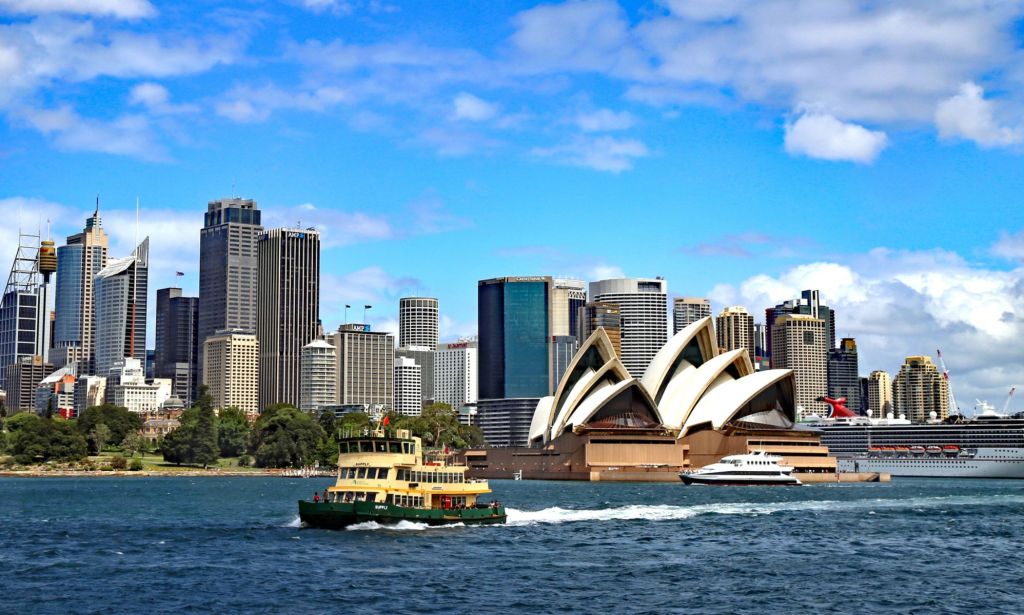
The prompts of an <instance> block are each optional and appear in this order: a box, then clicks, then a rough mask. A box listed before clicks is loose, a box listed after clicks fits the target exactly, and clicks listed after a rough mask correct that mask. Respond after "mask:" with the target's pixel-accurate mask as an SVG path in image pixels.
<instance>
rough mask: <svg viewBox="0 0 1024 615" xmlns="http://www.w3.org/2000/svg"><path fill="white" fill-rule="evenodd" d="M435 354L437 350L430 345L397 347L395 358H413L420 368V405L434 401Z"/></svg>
mask: <svg viewBox="0 0 1024 615" xmlns="http://www.w3.org/2000/svg"><path fill="white" fill-rule="evenodd" d="M435 354H436V352H435V351H434V350H431V349H430V348H429V347H428V346H407V347H399V348H396V349H395V360H398V359H399V358H407V359H412V360H413V361H415V362H416V365H418V366H419V368H420V406H426V405H429V404H432V403H434V361H435ZM396 394H397V391H396Z"/></svg>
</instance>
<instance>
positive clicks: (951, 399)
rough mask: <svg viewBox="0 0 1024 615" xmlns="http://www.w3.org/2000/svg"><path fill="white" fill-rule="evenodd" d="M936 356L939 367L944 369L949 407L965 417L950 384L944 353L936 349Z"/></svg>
mask: <svg viewBox="0 0 1024 615" xmlns="http://www.w3.org/2000/svg"><path fill="white" fill-rule="evenodd" d="M935 354H937V355H938V356H939V367H941V368H942V378H943V380H945V381H946V388H947V389H948V390H949V405H950V406H952V407H953V411H954V412H956V413H957V414H959V415H961V416H963V413H962V412H960V406H958V405H957V403H956V398H955V397H953V386H952V385H951V384H950V383H949V370H948V369H946V362H945V361H943V360H942V351H941V350H939V349H938V348H936V349H935Z"/></svg>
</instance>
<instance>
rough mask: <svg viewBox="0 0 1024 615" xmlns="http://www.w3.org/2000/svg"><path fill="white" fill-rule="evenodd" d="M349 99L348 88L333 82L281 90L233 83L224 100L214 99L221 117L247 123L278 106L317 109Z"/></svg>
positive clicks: (261, 119) (268, 114)
mask: <svg viewBox="0 0 1024 615" xmlns="http://www.w3.org/2000/svg"><path fill="white" fill-rule="evenodd" d="M349 101H350V95H349V92H348V91H347V90H345V89H343V88H338V87H334V86H323V87H316V88H312V89H309V90H284V89H281V88H278V87H277V86H273V85H267V86H263V87H250V86H237V87H235V88H233V89H232V90H230V91H229V92H227V93H226V94H225V95H224V100H221V101H220V102H218V103H217V105H216V107H215V108H216V111H217V114H218V115H220V116H222V117H226V118H228V119H229V120H232V121H235V122H240V123H250V122H262V121H265V120H266V119H267V118H269V117H270V115H271V113H273V112H274V111H278V110H282V109H292V110H301V111H314V112H318V113H319V112H324V111H327V110H328V109H330V108H331V107H334V106H336V105H339V104H342V103H345V102H349Z"/></svg>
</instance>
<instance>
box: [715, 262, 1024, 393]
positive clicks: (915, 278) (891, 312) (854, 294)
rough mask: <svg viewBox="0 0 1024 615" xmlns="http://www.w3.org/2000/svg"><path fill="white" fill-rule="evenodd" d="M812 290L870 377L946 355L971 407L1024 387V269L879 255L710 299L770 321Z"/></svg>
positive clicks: (804, 268) (721, 289) (727, 288)
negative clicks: (772, 313)
mask: <svg viewBox="0 0 1024 615" xmlns="http://www.w3.org/2000/svg"><path fill="white" fill-rule="evenodd" d="M806 288H816V289H820V290H821V291H822V295H823V297H824V299H825V301H826V303H828V304H829V305H830V306H831V307H833V308H835V310H836V328H837V337H854V338H856V339H857V345H858V349H859V351H860V371H861V373H862V374H867V373H869V372H870V371H871V370H874V369H884V370H886V371H888V372H890V373H894V372H895V371H896V370H897V369H898V368H899V365H900V364H901V363H902V362H903V359H904V357H906V356H909V355H917V354H924V355H932V356H933V358H934V352H935V349H936V348H941V349H942V351H943V356H944V357H945V358H946V361H947V363H948V367H949V369H950V372H951V378H952V383H953V388H954V393H955V394H956V395H957V397H958V398H959V401H960V405H961V407H962V408H970V406H972V405H973V400H974V399H975V398H979V399H988V400H989V401H995V400H997V399H1002V397H1001V396H1005V394H1006V390H1007V389H1008V388H1009V386H1010V385H1012V384H1018V385H1019V384H1022V383H1024V363H1022V362H1021V350H1020V340H1021V339H1024V337H1022V336H1024V266H1022V267H1018V268H1016V269H1013V270H1010V271H1004V270H996V269H985V268H981V267H978V266H974V265H970V264H968V263H967V262H966V261H964V260H963V259H962V258H961V257H959V256H958V255H956V254H954V253H950V252H944V251H941V250H928V251H917V252H912V251H896V250H888V249H876V250H872V251H870V252H868V253H866V254H862V255H854V256H851V257H849V258H847V259H844V262H818V263H810V264H805V265H800V266H797V267H793V268H791V269H788V270H786V271H783V272H782V273H781V274H779V275H774V276H773V275H756V276H753V277H751V278H748V279H747V280H745V281H744V282H742V283H740V284H739V285H720V286H717V287H716V288H714V289H713V290H712V292H711V293H710V296H711V299H712V300H713V301H714V302H715V303H719V304H724V305H744V306H746V307H747V308H748V309H749V310H750V311H751V313H754V314H763V309H764V308H765V307H767V306H771V305H775V304H776V303H779V302H781V301H783V300H785V299H790V298H793V297H795V296H798V295H799V291H800V290H802V289H806ZM758 320H759V321H761V320H763V316H759V317H758Z"/></svg>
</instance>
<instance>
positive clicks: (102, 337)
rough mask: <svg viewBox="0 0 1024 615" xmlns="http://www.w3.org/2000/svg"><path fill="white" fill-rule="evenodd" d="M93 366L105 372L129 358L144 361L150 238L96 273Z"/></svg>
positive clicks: (102, 374) (103, 374) (100, 371)
mask: <svg viewBox="0 0 1024 615" xmlns="http://www.w3.org/2000/svg"><path fill="white" fill-rule="evenodd" d="M95 284H96V290H95V292H96V297H95V306H96V315H95V320H96V344H95V347H94V351H95V352H94V356H95V362H94V363H95V368H96V372H97V373H98V374H100V375H101V376H105V375H107V372H109V371H110V369H111V368H112V367H114V364H115V363H117V362H118V361H121V360H122V359H124V358H126V357H129V358H135V359H138V360H139V361H140V363H142V362H144V361H145V360H146V302H147V297H148V296H149V294H148V292H147V290H148V288H149V238H148V237H147V238H145V239H143V240H142V243H140V244H139V245H138V246H137V247H136V248H135V251H134V252H132V255H131V256H129V257H126V258H119V259H116V260H112V261H109V262H108V263H107V266H106V267H104V268H103V269H102V270H101V271H100V272H99V273H98V274H96V282H95Z"/></svg>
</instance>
